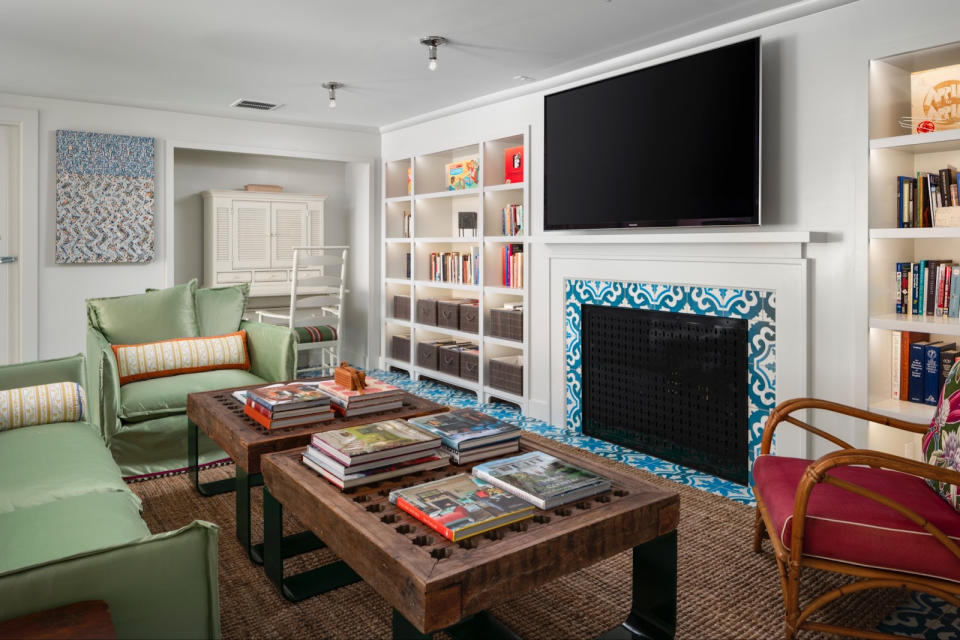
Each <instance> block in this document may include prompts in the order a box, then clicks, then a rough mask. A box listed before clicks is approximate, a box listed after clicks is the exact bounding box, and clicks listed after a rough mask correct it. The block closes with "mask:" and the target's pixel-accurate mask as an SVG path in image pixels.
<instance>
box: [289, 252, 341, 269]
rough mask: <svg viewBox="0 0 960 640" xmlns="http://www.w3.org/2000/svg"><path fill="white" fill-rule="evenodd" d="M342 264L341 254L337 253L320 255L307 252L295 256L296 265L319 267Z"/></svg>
mask: <svg viewBox="0 0 960 640" xmlns="http://www.w3.org/2000/svg"><path fill="white" fill-rule="evenodd" d="M342 264H343V256H342V255H341V256H337V255H329V254H328V255H322V256H311V255H309V254H301V255H299V256H298V257H297V266H298V267H320V266H338V265H342Z"/></svg>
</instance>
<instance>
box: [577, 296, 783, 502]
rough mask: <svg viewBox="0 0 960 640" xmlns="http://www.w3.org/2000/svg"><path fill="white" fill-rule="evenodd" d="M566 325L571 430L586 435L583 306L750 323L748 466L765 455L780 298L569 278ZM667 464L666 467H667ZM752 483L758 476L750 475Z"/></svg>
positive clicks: (774, 396) (773, 401)
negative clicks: (763, 442) (763, 441)
mask: <svg viewBox="0 0 960 640" xmlns="http://www.w3.org/2000/svg"><path fill="white" fill-rule="evenodd" d="M564 300H565V305H564V317H565V325H566V405H567V427H568V428H569V429H570V430H571V431H573V432H575V433H580V432H581V387H582V383H581V380H582V371H581V363H582V350H581V347H580V345H581V342H580V334H581V326H580V323H581V310H580V307H581V305H584V304H592V305H598V306H601V307H624V308H628V309H645V310H650V311H669V312H673V313H689V314H693V315H700V316H716V317H722V318H739V319H742V320H746V321H747V342H748V345H749V353H748V354H747V382H748V386H749V389H750V395H749V398H748V400H747V410H748V413H749V417H748V424H747V428H748V429H749V435H748V438H747V446H748V447H749V454H748V465H749V466H750V467H751V468H752V467H753V461H754V459H755V458H756V457H757V456H758V455H760V441H761V439H762V437H763V425H764V423H765V422H766V420H767V416H768V415H769V414H770V411H772V410H773V407H774V406H775V404H776V399H777V394H776V295H775V293H774V292H773V291H766V290H759V289H722V288H717V287H698V286H689V285H671V284H657V283H651V282H623V281H619V280H577V279H567V280H566V284H565V286H564ZM664 464H667V463H664ZM750 484H753V475H752V473H751V474H750Z"/></svg>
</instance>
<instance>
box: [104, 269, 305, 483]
mask: <svg viewBox="0 0 960 640" xmlns="http://www.w3.org/2000/svg"><path fill="white" fill-rule="evenodd" d="M246 300H247V287H246V285H242V286H233V287H224V288H219V289H197V288H196V281H191V282H189V283H187V284H183V285H177V286H175V287H171V288H169V289H162V290H158V291H148V292H146V293H142V294H137V295H131V296H123V297H119V298H99V299H94V300H88V301H87V368H88V371H87V378H88V381H89V390H88V393H87V395H88V400H89V402H90V405H91V407H92V408H93V420H94V422H96V423H97V424H99V425H100V429H101V433H102V435H103V439H104V440H105V441H106V443H107V446H108V447H109V448H110V451H111V453H112V454H113V458H114V460H116V461H117V464H118V465H120V469H121V471H122V473H123V475H124V477H127V478H130V477H139V476H149V475H157V474H163V473H166V472H170V471H176V470H182V469H184V468H185V467H186V466H187V417H186V407H187V394H188V393H193V392H199V391H213V390H216V389H226V388H229V387H240V386H244V385H252V384H261V383H269V382H279V381H281V380H290V379H293V378H294V377H296V366H297V351H296V339H295V336H294V334H293V332H292V331H290V330H289V329H288V328H287V327H280V326H275V325H268V324H262V323H259V322H246V321H242V320H241V317H242V315H243V312H244V309H245V307H246ZM238 329H243V330H245V331H246V332H247V351H248V353H249V355H250V365H251V366H250V370H249V371H244V370H241V369H223V370H215V371H203V372H200V373H186V374H180V375H175V376H169V377H165V378H154V379H150V380H140V381H137V382H130V383H127V384H124V385H122V386H121V384H120V380H119V376H118V374H117V361H116V357H115V356H114V353H113V350H112V349H111V345H115V344H139V343H144V342H154V341H157V340H167V339H170V338H186V337H197V336H215V335H224V334H227V333H232V332H234V331H237V330H238ZM199 454H200V463H201V464H205V463H209V462H213V461H216V460H219V459H222V458H224V457H225V455H224V454H223V452H222V451H221V450H220V449H219V448H218V447H217V446H216V445H215V444H214V443H213V442H212V441H210V440H209V439H207V438H206V437H205V436H203V435H202V434H201V440H200V443H199Z"/></svg>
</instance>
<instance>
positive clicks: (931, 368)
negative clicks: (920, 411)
mask: <svg viewBox="0 0 960 640" xmlns="http://www.w3.org/2000/svg"><path fill="white" fill-rule="evenodd" d="M956 348H957V344H956V343H955V342H949V343H947V342H933V343H931V344H928V345H927V346H926V349H925V351H926V353H925V365H924V370H923V373H924V377H923V402H924V404H929V405H934V406H936V404H937V402H938V401H939V400H940V389H941V385H940V381H941V377H940V376H941V371H940V369H941V361H942V360H941V356H942V355H943V352H944V351H949V350H953V349H956Z"/></svg>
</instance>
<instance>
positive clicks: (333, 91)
mask: <svg viewBox="0 0 960 640" xmlns="http://www.w3.org/2000/svg"><path fill="white" fill-rule="evenodd" d="M341 87H343V83H342V82H324V83H323V88H324V89H326V90H327V91H328V92H329V95H330V103H329V107H330V108H331V109H336V107H337V89H340V88H341Z"/></svg>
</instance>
